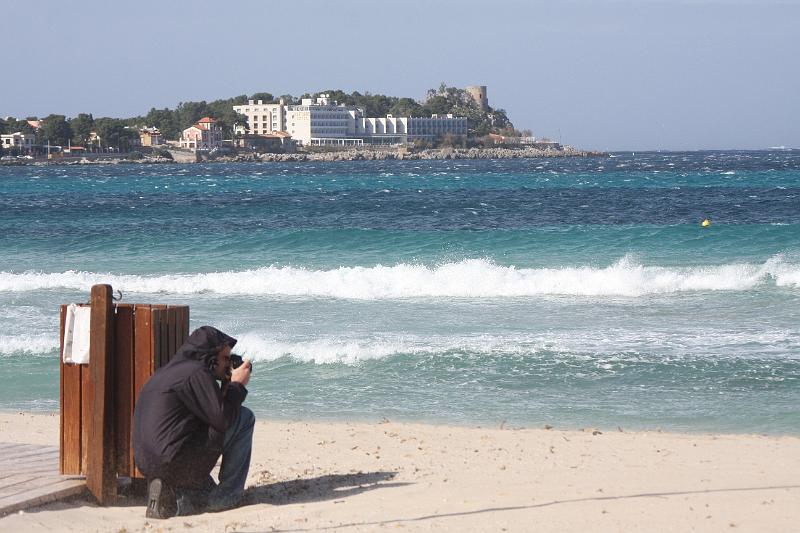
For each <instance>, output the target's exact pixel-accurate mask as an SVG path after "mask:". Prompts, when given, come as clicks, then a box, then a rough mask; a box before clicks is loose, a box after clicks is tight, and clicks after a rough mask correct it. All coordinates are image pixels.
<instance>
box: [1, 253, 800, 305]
mask: <svg viewBox="0 0 800 533" xmlns="http://www.w3.org/2000/svg"><path fill="white" fill-rule="evenodd" d="M95 283H110V284H111V285H112V286H113V287H114V288H115V289H120V290H122V291H123V292H126V293H144V294H159V293H161V294H202V293H207V294H219V295H266V296H269V295H274V296H309V297H328V298H345V299H356V300H374V299H398V298H420V297H422V298H424V297H457V298H506V297H524V296H536V295H573V296H625V297H639V296H645V295H651V294H670V293H681V292H695V291H747V290H750V289H752V288H754V287H757V286H759V285H763V284H767V283H774V285H776V286H779V287H788V288H800V264H797V263H794V262H790V261H787V260H786V259H785V258H784V257H783V256H782V255H777V256H774V257H772V258H770V259H768V260H767V261H765V262H764V263H762V264H752V263H736V264H725V265H713V266H691V267H662V266H646V265H643V264H641V263H639V262H637V261H635V260H634V259H632V258H630V257H628V256H626V257H623V258H622V259H620V260H619V261H617V262H616V263H614V264H612V265H610V266H607V267H594V266H564V267H557V268H517V267H514V266H502V265H498V264H496V263H494V262H492V261H491V260H486V259H465V260H463V261H458V262H452V263H445V264H441V265H437V266H427V265H422V264H408V263H400V264H396V265H393V266H383V265H377V266H372V267H360V266H356V267H340V268H334V269H330V270H312V269H307V268H302V267H291V266H284V267H278V266H269V267H263V268H258V269H253V270H245V271H239V272H210V273H200V274H164V275H151V276H147V275H132V274H103V273H93V272H78V271H72V270H70V271H66V272H60V273H43V272H33V271H28V272H21V273H14V272H0V292H25V291H37V290H48V289H74V290H80V291H88V290H89V289H90V287H91V286H92V285H93V284H95Z"/></svg>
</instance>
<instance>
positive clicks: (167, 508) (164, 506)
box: [145, 478, 176, 520]
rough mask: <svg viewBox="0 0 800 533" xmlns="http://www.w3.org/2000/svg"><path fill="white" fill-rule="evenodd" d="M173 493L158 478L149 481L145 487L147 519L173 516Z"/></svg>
mask: <svg viewBox="0 0 800 533" xmlns="http://www.w3.org/2000/svg"><path fill="white" fill-rule="evenodd" d="M175 511H176V509H175V493H174V492H173V490H172V489H171V488H170V487H169V485H167V484H166V483H164V481H162V480H161V479H160V478H156V479H153V480H151V481H150V483H148V485H147V511H146V512H145V516H146V517H147V518H156V519H159V520H160V519H163V518H171V517H173V516H175Z"/></svg>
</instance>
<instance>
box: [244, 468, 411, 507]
mask: <svg viewBox="0 0 800 533" xmlns="http://www.w3.org/2000/svg"><path fill="white" fill-rule="evenodd" d="M396 474H397V472H359V473H357V474H329V475H326V476H319V477H315V478H310V479H295V480H292V481H280V482H278V483H270V484H269V485H258V486H255V487H250V488H248V489H247V490H245V496H244V503H243V505H256V504H260V503H268V504H270V505H286V504H290V503H307V502H317V501H325V500H333V499H341V498H347V497H349V496H354V495H356V494H360V493H362V492H366V491H368V490H374V489H378V488H388V487H398V486H403V485H407V484H408V483H398V482H395V483H384V482H385V481H390V480H392V479H394V477H395V475H396Z"/></svg>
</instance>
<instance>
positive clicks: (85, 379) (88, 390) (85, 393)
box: [78, 339, 93, 475]
mask: <svg viewBox="0 0 800 533" xmlns="http://www.w3.org/2000/svg"><path fill="white" fill-rule="evenodd" d="M89 342H90V343H91V339H90V340H89ZM89 358H90V360H91V353H90V355H89ZM78 367H79V368H80V373H81V383H80V393H81V474H83V475H86V465H88V464H89V425H90V421H91V417H92V414H91V413H90V412H89V404H90V403H91V402H90V398H91V397H92V394H93V387H92V380H91V377H90V375H89V365H78Z"/></svg>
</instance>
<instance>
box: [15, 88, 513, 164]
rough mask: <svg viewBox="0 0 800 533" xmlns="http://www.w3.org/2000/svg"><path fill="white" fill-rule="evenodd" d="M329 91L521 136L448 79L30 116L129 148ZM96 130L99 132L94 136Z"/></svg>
mask: <svg viewBox="0 0 800 533" xmlns="http://www.w3.org/2000/svg"><path fill="white" fill-rule="evenodd" d="M323 93H327V94H329V95H330V98H331V99H332V100H335V101H336V102H338V103H339V104H345V105H349V106H356V107H359V108H361V109H363V110H364V112H365V114H366V116H368V117H384V116H386V115H393V116H396V117H402V116H410V117H429V116H431V115H432V114H448V113H452V114H453V115H455V116H462V117H466V118H467V119H468V131H469V136H471V137H481V136H484V135H486V134H488V133H490V132H497V133H502V134H504V135H519V132H517V131H516V130H514V127H513V124H512V123H511V121H510V120H509V119H508V116H507V114H506V112H505V110H503V109H492V108H489V109H487V110H484V109H481V107H480V106H479V105H478V104H477V103H476V102H475V101H474V100H473V99H472V98H471V97H470V95H469V94H468V93H467V92H466V91H465V90H464V89H460V88H457V87H448V86H447V85H445V84H444V83H442V84H441V85H440V86H439V87H438V88H436V89H430V90H428V92H427V94H426V98H425V100H424V101H422V102H418V101H416V100H414V99H413V98H408V97H397V96H388V95H384V94H371V93H369V92H365V93H363V94H362V93H360V92H358V91H353V92H352V93H347V92H344V91H342V90H339V89H330V90H325V91H319V92H317V93H306V94H303V95H302V96H300V97H299V98H295V97H294V96H292V95H290V94H284V95H280V96H274V95H273V94H271V93H268V92H260V93H255V94H253V95H252V96H249V97H248V96H247V95H240V96H234V97H232V98H226V99H220V100H213V101H211V102H206V101H200V102H181V103H179V104H178V105H177V106H176V107H175V109H170V108H163V109H156V108H152V109H150V111H149V112H148V113H147V114H146V115H144V116H137V117H130V118H111V117H101V118H94V117H93V115H92V114H91V113H79V114H78V116H76V117H73V118H67V117H65V116H64V115H57V114H53V115H49V116H47V117H44V118H41V119H37V117H27V119H26V120H40V121H41V122H42V125H41V129H40V130H39V131H38V132H37V137H38V140H39V142H40V143H42V144H44V143H45V142H49V143H50V144H51V145H62V146H65V145H68V144H72V145H74V146H90V145H91V143H92V139H97V138H98V137H99V139H100V141H96V142H99V143H101V145H102V146H101V147H116V148H119V149H121V150H125V149H127V148H128V147H129V146H130V145H131V144H132V140H133V139H134V138H135V137H136V136H138V129H139V128H143V127H156V128H158V129H159V130H160V131H161V133H162V135H163V136H164V137H165V138H167V139H177V138H178V137H179V136H180V133H181V131H182V130H183V129H185V128H188V127H189V126H191V125H192V124H194V123H196V122H197V121H198V120H200V119H201V118H203V117H206V116H208V117H211V118H213V119H215V120H216V121H217V122H218V123H219V124H220V126H222V128H223V131H224V132H225V134H226V135H232V129H233V125H234V124H236V123H237V122H238V123H243V122H245V117H244V116H242V115H239V114H238V113H236V112H235V111H234V110H233V106H234V105H241V104H246V103H247V101H248V100H262V101H263V102H265V103H277V102H278V101H280V99H283V100H284V102H285V103H286V104H288V105H292V104H297V103H299V102H300V100H301V99H302V98H312V97H315V96H318V95H319V94H323ZM26 120H16V119H9V120H3V119H0V133H13V132H16V131H21V132H23V133H33V128H32V127H31V126H30V125H29V124H28V123H27V121H26ZM92 132H95V133H96V135H92Z"/></svg>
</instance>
